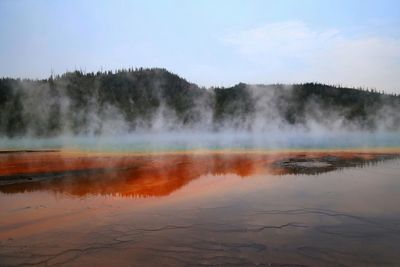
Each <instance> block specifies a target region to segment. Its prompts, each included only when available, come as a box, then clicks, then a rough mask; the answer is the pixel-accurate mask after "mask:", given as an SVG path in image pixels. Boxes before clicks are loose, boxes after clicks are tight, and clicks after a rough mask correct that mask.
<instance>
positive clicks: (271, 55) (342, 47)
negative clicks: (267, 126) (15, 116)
mask: <svg viewBox="0 0 400 267" xmlns="http://www.w3.org/2000/svg"><path fill="white" fill-rule="evenodd" d="M0 36H1V37H0V38H1V39H0V76H11V77H29V78H43V77H48V76H49V75H50V72H51V69H53V70H54V72H55V73H63V72H65V71H66V70H74V69H83V70H86V71H97V70H99V69H101V68H102V69H104V70H109V69H118V68H125V67H164V68H167V69H169V70H171V71H172V72H175V73H177V74H179V75H181V76H183V77H184V78H186V79H188V80H190V81H192V82H196V83H198V84H199V85H203V86H211V85H215V86H220V85H225V86H228V85H233V84H235V83H238V82H248V83H275V82H284V83H294V82H307V81H317V82H325V83H331V84H343V85H350V86H367V87H374V88H377V89H380V90H385V91H388V92H398V93H400V1H378V0H376V1H361V0H359V1H350V0H347V1H345V0H343V1H340V0H337V1H333V0H331V1H328V0H325V1H324V0H315V1H310V0H309V1H307V0H302V1H300V0H298V1H285V0H283V1H282V0H281V1H278V0H276V1H266V0H265V1H251V0H249V1H244V0H243V1H228V0H226V1H222V0H214V1H211V0H210V1H188V0H186V1H184V0H175V1H167V0H165V1H161V0H160V1H155V0H153V1H152V0H150V1H111V0H110V1H88V0H86V1H85V0H83V1H82V0H80V1H78V0H70V1H58V0H48V1H41V0H32V1H23V0H0Z"/></svg>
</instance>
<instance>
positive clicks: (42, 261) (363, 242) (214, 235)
mask: <svg viewBox="0 0 400 267" xmlns="http://www.w3.org/2000/svg"><path fill="white" fill-rule="evenodd" d="M391 153H392V152H391ZM391 153H386V152H382V151H381V152H377V151H373V152H366V151H361V152H357V151H353V152H350V151H346V152H340V151H329V152H326V151H298V152H279V153H278V152H273V153H272V152H269V153H265V152H248V153H247V152H231V153H227V152H202V153H187V152H185V153H166V154H142V155H132V154H109V153H82V152H40V153H34V152H32V153H3V154H1V155H0V162H1V165H0V177H2V178H1V180H0V265H1V266H24V265H37V266H52V265H62V266H161V265H162V266H202V265H218V266H219V265H221V266H236V265H238V266H252V265H257V266H397V265H399V264H400V256H399V254H398V248H399V245H400V206H399V205H398V203H400V194H399V191H400V175H399V174H400V160H399V159H398V157H396V156H394V155H393V154H391ZM13 181H14V182H13Z"/></svg>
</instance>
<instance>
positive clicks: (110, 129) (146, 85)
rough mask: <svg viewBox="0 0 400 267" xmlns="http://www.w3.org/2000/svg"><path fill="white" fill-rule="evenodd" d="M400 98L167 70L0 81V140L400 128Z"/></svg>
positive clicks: (79, 74) (129, 70) (359, 91)
mask: <svg viewBox="0 0 400 267" xmlns="http://www.w3.org/2000/svg"><path fill="white" fill-rule="evenodd" d="M399 108H400V96H398V95H388V94H384V93H379V92H376V91H373V90H361V89H354V88H342V87H335V86H329V85H324V84H318V83H306V84H294V85H283V84H275V85H249V84H243V83H240V84H237V85H235V86H233V87H229V88H214V87H213V88H208V89H206V88H200V87H199V86H197V85H196V84H193V83H190V82H188V81H186V80H185V79H183V78H181V77H179V76H178V75H175V74H173V73H170V72H168V71H167V70H165V69H158V68H154V69H128V70H119V71H116V72H111V71H108V72H97V73H82V72H80V71H75V72H68V73H65V74H63V75H60V76H56V77H50V78H49V79H44V80H27V79H11V78H3V79H0V135H2V136H8V137H17V136H26V135H29V136H41V137H49V136H57V135H61V134H65V133H68V134H73V135H80V134H93V135H98V134H107V133H108V134H115V133H126V132H135V131H180V130H209V131H222V130H241V131H267V130H271V129H287V128H293V127H302V128H304V129H307V128H310V127H313V126H315V125H318V126H319V127H325V128H328V129H329V128H332V127H337V128H346V129H350V130H370V131H372V130H379V129H382V130H391V131H397V130H399V125H400V114H399V112H398V111H399V110H400V109H399Z"/></svg>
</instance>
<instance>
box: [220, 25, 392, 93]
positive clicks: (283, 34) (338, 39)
mask: <svg viewBox="0 0 400 267" xmlns="http://www.w3.org/2000/svg"><path fill="white" fill-rule="evenodd" d="M222 42H223V43H224V44H225V45H228V46H231V47H233V48H234V49H235V51H236V52H237V53H239V54H240V56H241V57H242V59H244V60H246V61H247V63H248V64H250V66H251V67H252V68H254V71H255V72H257V73H259V74H261V73H262V74H263V76H264V77H269V80H268V82H274V81H276V82H278V81H279V82H281V81H283V82H307V81H319V82H325V83H333V84H339V83H340V84H343V85H349V86H367V87H375V88H378V89H385V90H386V91H388V92H398V93H400V75H399V73H400V40H399V39H395V38H389V37H382V36H372V37H371V36H361V37H360V36H358V37H349V36H347V35H346V34H345V33H344V32H343V31H340V30H338V29H327V30H315V29H311V28H310V27H308V26H307V25H306V24H304V23H303V22H300V21H289V22H283V23H271V24H267V25H263V26H261V27H257V28H253V29H248V30H244V31H242V32H238V33H235V34H230V35H228V36H225V37H224V38H222ZM260 69H261V71H260ZM264 70H265V72H263V71H264ZM261 82H263V81H261Z"/></svg>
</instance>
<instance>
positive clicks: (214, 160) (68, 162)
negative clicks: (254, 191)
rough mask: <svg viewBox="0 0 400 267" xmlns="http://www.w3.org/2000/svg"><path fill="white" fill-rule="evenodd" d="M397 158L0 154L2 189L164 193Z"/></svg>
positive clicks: (375, 155) (369, 155)
mask: <svg viewBox="0 0 400 267" xmlns="http://www.w3.org/2000/svg"><path fill="white" fill-rule="evenodd" d="M396 156H397V155H396V154H379V153H344V152H341V153H340V152H331V153H326V152H314V153H304V152H302V153H293V152H292V153H281V154H279V153H273V154H271V153H270V154H265V153H264V154H262V153H230V154H221V153H214V154H212V153H211V154H197V155H196V154H194V155H190V154H166V155H136V156H132V155H131V156H129V155H125V156H121V155H116V156H107V155H103V156H101V155H96V154H94V155H90V154H86V155H79V154H78V155H69V154H63V153H57V152H54V151H53V152H40V153H39V152H38V153H36V154H32V153H25V154H22V155H21V154H20V153H18V154H15V153H8V154H7V155H3V156H2V157H1V158H0V161H1V163H2V164H1V167H0V192H3V193H20V192H29V191H38V190H39V191H40V190H49V191H54V192H61V193H68V194H70V195H76V196H84V195H87V194H92V195H119V196H132V197H154V196H166V195H169V194H171V193H172V192H174V191H176V190H178V189H179V188H181V187H182V186H184V185H186V184H188V183H189V182H190V181H192V180H195V179H198V178H199V177H201V176H205V175H214V176H215V175H227V174H234V175H238V176H240V177H247V176H251V175H256V174H272V175H285V174H319V173H323V172H329V171H333V170H336V169H339V168H345V167H356V166H364V165H366V164H372V163H376V162H378V161H382V160H385V159H390V158H394V157H396Z"/></svg>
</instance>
